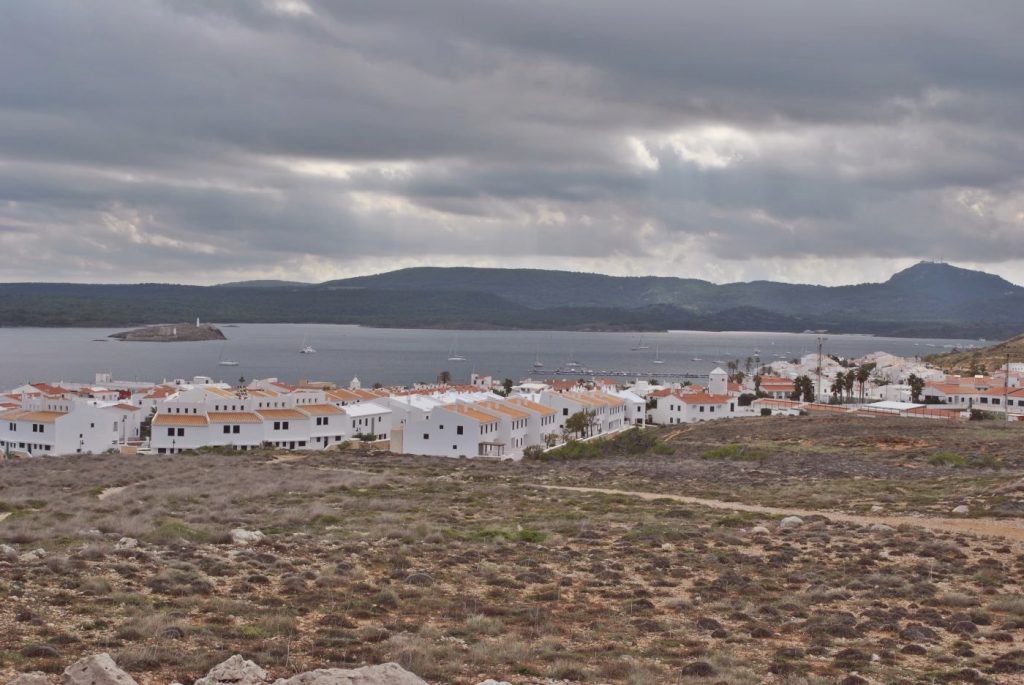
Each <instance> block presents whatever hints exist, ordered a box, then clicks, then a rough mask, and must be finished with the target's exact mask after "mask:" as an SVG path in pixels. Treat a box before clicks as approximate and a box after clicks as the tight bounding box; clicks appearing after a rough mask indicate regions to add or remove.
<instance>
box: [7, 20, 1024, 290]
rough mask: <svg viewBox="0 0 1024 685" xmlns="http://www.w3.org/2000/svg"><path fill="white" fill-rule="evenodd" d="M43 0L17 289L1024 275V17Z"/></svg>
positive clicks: (20, 146)
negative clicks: (84, 284)
mask: <svg viewBox="0 0 1024 685" xmlns="http://www.w3.org/2000/svg"><path fill="white" fill-rule="evenodd" d="M692 4H693V5H695V6H688V5H691V3H681V2H678V1H677V0H672V1H668V0H642V1H640V2H633V3H622V2H618V1H615V2H613V1H610V0H563V1H561V2H557V3H552V2H534V1H533V0H493V1H491V2H479V1H478V0H434V1H433V2H429V3H424V2H421V1H420V0H391V1H384V2H369V1H366V0H348V1H345V0H338V1H327V0H324V1H323V2H316V1H314V0H263V2H256V1H255V0H233V1H228V0H225V1H224V2H219V3H206V2H200V1H198V0H166V1H164V2H158V1H156V0H100V1H99V2H95V3H66V2H56V1H52V2H51V1H50V0H15V2H12V3H7V4H6V5H5V7H4V10H3V15H4V16H3V20H2V21H0V254H3V258H2V261H0V279H2V280H7V281H11V280H86V281H134V280H160V281H178V282H198V283H213V282H219V281H223V280H234V279H241V278H275V277H276V278H289V279H296V280H322V279H327V278H333V277H341V276H345V275H355V274H360V273H367V272H373V271H381V270H387V269H391V268H397V267H401V266H410V265H418V264H438V265H452V264H476V265H489V266H540V267H549V268H568V269H581V270H593V271H602V272H607V273H616V274H647V273H657V274H664V275H679V276H696V277H702V278H707V279H709V280H715V281H723V280H740V279H742V280H746V279H752V278H763V277H769V278H778V279H784V280H793V281H810V282H822V283H837V282H855V281H862V280H877V279H880V278H884V277H885V276H886V275H887V274H888V273H889V272H891V271H893V270H895V269H897V268H900V267H903V266H906V265H908V264H910V263H913V262H915V261H918V260H919V259H947V260H949V261H953V262H956V263H959V264H963V265H967V266H975V267H980V268H985V269H987V270H990V271H995V272H999V273H1002V274H1003V275H1005V276H1007V277H1008V278H1010V279H1011V280H1014V281H1016V282H1024V126H1022V124H1024V88H1021V87H1020V75H1021V74H1022V73H1024V42H1022V41H1021V40H1020V39H1019V35H1018V33H1019V31H1018V29H1019V27H1020V26H1021V25H1022V24H1024V5H1021V3H1020V2H1019V1H1017V0H993V1H992V2H988V3H986V5H985V11H983V12H982V11H978V9H977V8H973V7H970V6H968V5H967V4H965V3H963V2H959V1H957V2H953V1H947V0H904V1H903V2H898V3H894V2H877V1H874V0H865V1H864V2H858V3H845V5H843V6H839V5H837V4H836V3H821V2H817V1H814V0H780V1H779V2H773V3H764V2H759V1H756V0H746V1H739V0H722V1H721V2H716V3H700V4H697V3H692Z"/></svg>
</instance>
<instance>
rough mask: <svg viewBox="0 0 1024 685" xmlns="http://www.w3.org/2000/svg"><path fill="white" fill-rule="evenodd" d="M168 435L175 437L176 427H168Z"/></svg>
mask: <svg viewBox="0 0 1024 685" xmlns="http://www.w3.org/2000/svg"><path fill="white" fill-rule="evenodd" d="M167 435H169V436H171V437H174V429H173V428H168V429H167ZM79 437H81V436H79Z"/></svg>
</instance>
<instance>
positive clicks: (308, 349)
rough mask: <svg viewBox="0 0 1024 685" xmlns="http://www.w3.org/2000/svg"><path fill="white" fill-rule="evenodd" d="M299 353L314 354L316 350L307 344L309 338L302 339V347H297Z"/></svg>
mask: <svg viewBox="0 0 1024 685" xmlns="http://www.w3.org/2000/svg"><path fill="white" fill-rule="evenodd" d="M299 354H316V350H315V349H313V346H312V345H310V344H309V338H308V337H307V338H303V339H302V347H301V348H299Z"/></svg>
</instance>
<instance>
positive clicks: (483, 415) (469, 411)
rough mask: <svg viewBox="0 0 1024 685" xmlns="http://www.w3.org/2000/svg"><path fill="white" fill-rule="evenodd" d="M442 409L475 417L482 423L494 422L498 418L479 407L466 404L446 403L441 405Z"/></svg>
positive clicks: (471, 417) (474, 418)
mask: <svg viewBox="0 0 1024 685" xmlns="http://www.w3.org/2000/svg"><path fill="white" fill-rule="evenodd" d="M441 409H446V410H448V411H451V412H455V413H456V414H461V415H462V416H465V417H467V418H470V419H473V420H474V421H479V422H480V423H494V422H495V421H497V420H498V417H497V416H494V415H492V414H488V413H487V412H485V411H480V410H479V409H475V408H471V407H467V406H466V405H464V404H446V405H444V406H443V407H441Z"/></svg>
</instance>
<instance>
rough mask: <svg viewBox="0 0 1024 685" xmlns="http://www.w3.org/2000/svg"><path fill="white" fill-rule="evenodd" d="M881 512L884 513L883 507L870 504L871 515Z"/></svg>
mask: <svg viewBox="0 0 1024 685" xmlns="http://www.w3.org/2000/svg"><path fill="white" fill-rule="evenodd" d="M883 511H885V507H883V506H882V505H881V504H872V505H871V513H872V514H877V513H879V512H883Z"/></svg>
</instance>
